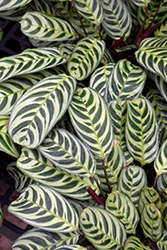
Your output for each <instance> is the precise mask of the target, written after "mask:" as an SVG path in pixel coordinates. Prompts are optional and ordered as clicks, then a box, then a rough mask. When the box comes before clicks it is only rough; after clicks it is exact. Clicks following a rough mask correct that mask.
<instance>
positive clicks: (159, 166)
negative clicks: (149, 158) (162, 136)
mask: <svg viewBox="0 0 167 250" xmlns="http://www.w3.org/2000/svg"><path fill="white" fill-rule="evenodd" d="M154 169H155V172H156V174H157V175H161V174H164V173H166V172H167V140H165V141H164V142H163V144H162V145H161V147H160V150H159V152H158V156H157V158H156V159H155V161H154Z"/></svg>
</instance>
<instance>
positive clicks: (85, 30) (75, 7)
mask: <svg viewBox="0 0 167 250" xmlns="http://www.w3.org/2000/svg"><path fill="white" fill-rule="evenodd" d="M72 5H73V7H74V9H75V11H76V13H77V16H78V19H79V21H80V23H81V26H82V29H83V31H84V34H85V36H88V35H87V33H86V30H85V27H84V25H83V22H82V20H81V17H80V15H79V12H78V10H77V8H76V6H75V3H74V2H73V1H72Z"/></svg>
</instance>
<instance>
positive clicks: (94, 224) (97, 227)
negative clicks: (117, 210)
mask: <svg viewBox="0 0 167 250" xmlns="http://www.w3.org/2000/svg"><path fill="white" fill-rule="evenodd" d="M80 225H81V229H82V230H83V232H84V235H85V236H86V238H87V239H88V240H89V241H90V242H91V243H92V244H93V246H94V247H95V248H97V249H104V250H105V249H106V250H107V249H108V250H109V249H114V250H118V249H119V250H120V249H122V248H123V246H124V242H125V240H126V237H127V236H126V231H125V229H124V226H123V225H122V223H121V222H120V221H119V220H118V219H117V218H116V217H115V216H113V215H112V214H111V213H109V212H107V211H106V210H104V209H102V208H96V207H88V208H85V209H84V211H83V212H82V213H81V215H80Z"/></svg>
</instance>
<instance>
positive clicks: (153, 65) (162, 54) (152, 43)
mask: <svg viewBox="0 0 167 250" xmlns="http://www.w3.org/2000/svg"><path fill="white" fill-rule="evenodd" d="M166 52H167V38H166V37H150V38H146V39H144V40H143V41H142V42H141V43H140V47H139V48H138V50H137V51H136V52H135V56H136V59H137V61H138V63H139V64H140V65H141V66H143V67H144V68H145V69H147V70H150V71H151V72H153V73H154V74H158V75H159V76H161V77H162V78H163V80H164V81H166V80H167V67H166V64H167V58H166Z"/></svg>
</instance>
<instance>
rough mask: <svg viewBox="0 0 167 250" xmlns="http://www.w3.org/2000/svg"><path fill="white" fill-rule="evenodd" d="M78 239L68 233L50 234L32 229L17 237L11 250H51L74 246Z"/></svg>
mask: <svg viewBox="0 0 167 250" xmlns="http://www.w3.org/2000/svg"><path fill="white" fill-rule="evenodd" d="M78 239H79V234H78V233H77V232H76V231H75V232H70V233H56V232H55V233H51V232H48V231H45V230H42V229H39V228H33V229H30V230H28V231H27V232H25V233H24V234H22V235H21V236H19V237H18V238H17V239H16V240H15V242H14V243H13V245H12V250H23V249H24V248H28V249H29V250H34V249H38V250H43V249H45V250H51V249H55V248H56V247H57V246H59V245H62V244H63V245H64V244H69V245H70V244H76V243H77V241H78Z"/></svg>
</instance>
